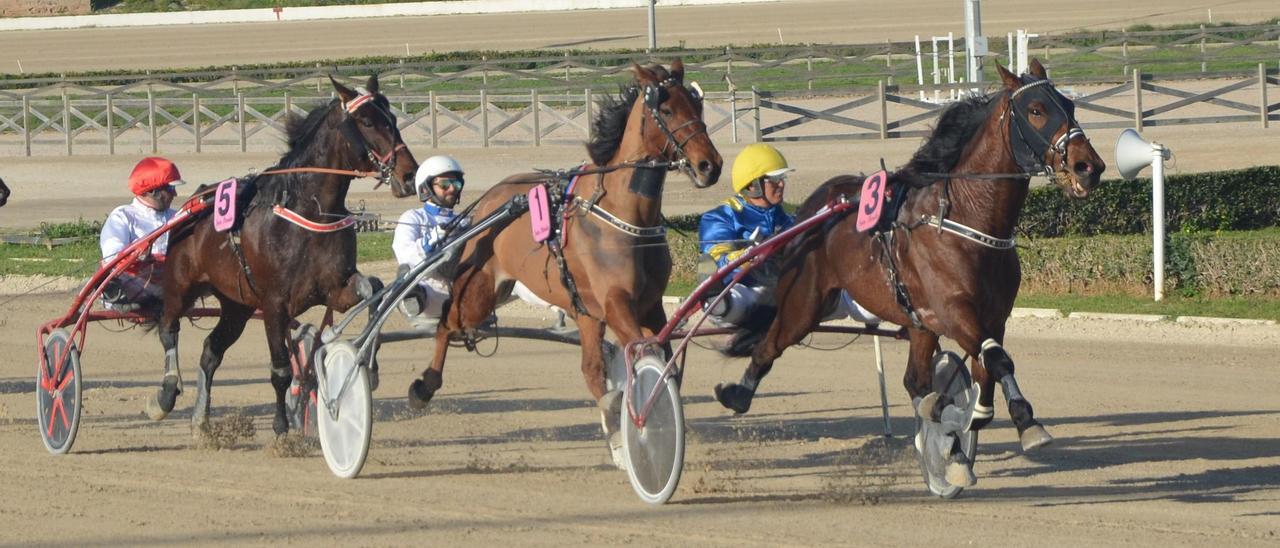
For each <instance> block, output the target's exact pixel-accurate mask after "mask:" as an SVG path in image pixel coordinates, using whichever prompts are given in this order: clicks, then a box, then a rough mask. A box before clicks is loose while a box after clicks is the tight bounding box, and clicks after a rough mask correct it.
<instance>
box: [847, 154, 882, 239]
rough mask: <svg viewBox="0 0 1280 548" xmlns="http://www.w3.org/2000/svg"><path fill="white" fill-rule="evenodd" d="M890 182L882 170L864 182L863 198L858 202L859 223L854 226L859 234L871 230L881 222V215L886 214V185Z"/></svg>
mask: <svg viewBox="0 0 1280 548" xmlns="http://www.w3.org/2000/svg"><path fill="white" fill-rule="evenodd" d="M888 180H889V174H887V173H885V172H884V170H883V169H882V170H880V171H877V172H875V173H872V174H871V176H870V177H867V178H866V180H864V181H862V197H861V198H860V199H859V200H858V222H857V224H855V225H854V226H855V227H857V229H858V232H866V231H868V230H871V229H872V228H875V226H876V224H877V223H879V222H880V214H881V213H883V212H884V195H885V183H887V182H888Z"/></svg>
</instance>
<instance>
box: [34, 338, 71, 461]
mask: <svg viewBox="0 0 1280 548" xmlns="http://www.w3.org/2000/svg"><path fill="white" fill-rule="evenodd" d="M41 352H43V353H44V356H43V359H41V360H40V363H39V364H38V365H37V366H36V416H37V417H38V418H39V421H38V423H39V426H40V440H41V441H43V442H44V448H45V449H48V450H49V452H50V453H53V454H55V455H62V454H64V453H66V452H68V451H70V450H71V445H72V444H74V443H75V441H76V432H77V431H79V430H80V407H81V405H80V404H81V401H80V393H81V390H80V388H81V386H80V350H79V349H78V348H76V345H75V343H74V342H72V341H71V335H70V334H69V333H67V331H66V330H64V329H57V330H54V332H53V333H50V334H49V336H48V337H46V338H45V341H44V348H42V349H41ZM59 360H61V363H60V364H59V363H58V362H59Z"/></svg>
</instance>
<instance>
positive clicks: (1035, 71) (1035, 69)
mask: <svg viewBox="0 0 1280 548" xmlns="http://www.w3.org/2000/svg"><path fill="white" fill-rule="evenodd" d="M1029 68H1030V70H1031V75H1032V76H1035V77H1036V78H1039V79H1041V80H1048V79H1049V75H1048V74H1047V73H1045V71H1044V65H1041V64H1040V60H1039V59H1036V58H1034V57H1032V58H1031V66H1030V67H1029Z"/></svg>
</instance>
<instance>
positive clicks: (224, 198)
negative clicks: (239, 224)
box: [213, 177, 238, 232]
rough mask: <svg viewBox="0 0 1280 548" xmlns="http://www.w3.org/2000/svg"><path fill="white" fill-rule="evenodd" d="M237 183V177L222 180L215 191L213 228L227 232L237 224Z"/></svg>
mask: <svg viewBox="0 0 1280 548" xmlns="http://www.w3.org/2000/svg"><path fill="white" fill-rule="evenodd" d="M237 183H238V181H236V178H235V177H232V178H230V179H227V180H225V181H222V182H221V183H218V190H216V191H214V193H213V229H214V230H216V231H218V232H226V231H228V230H230V229H231V227H233V226H235V224H236V184H237Z"/></svg>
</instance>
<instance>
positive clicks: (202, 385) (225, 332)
mask: <svg viewBox="0 0 1280 548" xmlns="http://www.w3.org/2000/svg"><path fill="white" fill-rule="evenodd" d="M220 302H221V306H222V312H221V315H220V316H219V318H218V324H217V325H215V326H214V327H213V330H212V331H211V332H210V333H209V336H208V337H205V339H204V352H202V353H201V354H200V370H198V371H196V405H195V409H193V410H192V412H191V428H192V432H193V433H194V434H195V435H197V436H198V435H201V434H202V433H204V432H205V431H207V429H208V425H209V405H210V395H211V391H212V390H213V374H214V373H215V372H216V371H217V370H218V366H219V365H221V364H222V356H223V355H224V354H225V353H226V351H227V349H228V348H230V347H231V345H233V344H235V342H236V341H237V340H239V339H240V335H241V334H242V333H244V327H245V325H246V324H247V323H248V322H249V318H250V317H252V316H253V308H252V307H248V306H244V305H242V304H239V303H235V302H232V301H230V300H227V299H220Z"/></svg>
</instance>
